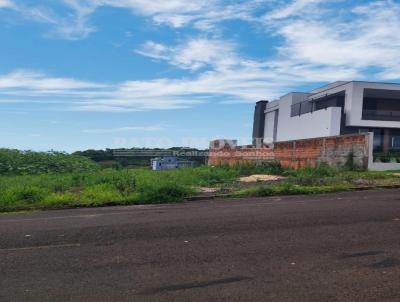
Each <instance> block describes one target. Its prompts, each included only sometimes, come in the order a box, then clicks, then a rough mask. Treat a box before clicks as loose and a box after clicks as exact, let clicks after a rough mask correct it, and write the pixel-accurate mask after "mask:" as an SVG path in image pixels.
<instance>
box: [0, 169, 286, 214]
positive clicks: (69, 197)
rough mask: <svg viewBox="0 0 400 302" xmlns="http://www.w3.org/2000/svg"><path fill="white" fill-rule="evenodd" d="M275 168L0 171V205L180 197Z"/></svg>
mask: <svg viewBox="0 0 400 302" xmlns="http://www.w3.org/2000/svg"><path fill="white" fill-rule="evenodd" d="M272 172H273V173H276V172H279V173H281V172H282V170H281V169H280V168H279V166H277V165H276V164H275V163H271V164H266V165H261V166H258V165H236V166H217V167H211V166H203V167H198V168H194V169H192V168H188V169H178V170H171V171H151V170H146V169H131V170H102V171H97V172H86V173H64V174H41V175H22V176H2V177H0V211H12V210H24V209H34V208H57V207H66V206H99V205H109V204H136V203H161V202H180V201H182V200H183V199H184V198H186V197H187V196H189V195H191V194H193V193H194V187H198V186H219V185H221V186H222V185H226V184H229V183H233V182H235V181H236V179H237V178H238V177H240V176H247V175H251V174H256V173H257V174H260V173H272Z"/></svg>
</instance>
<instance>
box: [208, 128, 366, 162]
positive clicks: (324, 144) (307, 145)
mask: <svg viewBox="0 0 400 302" xmlns="http://www.w3.org/2000/svg"><path fill="white" fill-rule="evenodd" d="M215 146H217V147H215ZM368 151H369V135H368V134H351V135H342V136H333V137H323V138H313V139H303V140H296V141H287V142H279V143H275V144H273V145H271V146H268V145H263V146H260V147H254V146H236V145H229V144H224V145H222V146H220V144H219V143H216V141H214V142H212V143H211V145H210V154H209V160H208V163H209V165H218V164H230V165H232V164H235V163H254V162H262V161H266V160H277V161H279V162H280V163H281V164H282V166H284V167H290V168H294V169H298V168H300V167H306V166H308V167H314V166H316V165H317V164H319V163H327V164H329V165H333V166H338V167H341V166H344V165H345V164H346V162H347V161H348V159H349V156H350V155H352V156H353V160H354V162H355V163H356V164H357V165H359V166H362V167H364V168H368V155H369V152H368Z"/></svg>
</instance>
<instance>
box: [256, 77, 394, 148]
mask: <svg viewBox="0 0 400 302" xmlns="http://www.w3.org/2000/svg"><path fill="white" fill-rule="evenodd" d="M360 132H373V133H374V150H375V151H385V152H387V151H392V150H396V149H397V150H400V84H390V83H372V82H359V81H351V82H342V81H341V82H335V83H332V84H329V85H326V86H324V87H321V88H318V89H315V90H313V91H310V92H307V93H304V92H291V93H288V94H286V95H284V96H282V97H280V99H279V100H276V101H272V102H268V101H260V102H257V105H256V110H255V116H254V128H253V139H254V140H259V141H261V140H263V141H264V142H265V143H268V142H279V141H288V140H297V139H305V138H315V137H326V136H335V135H341V134H350V133H360Z"/></svg>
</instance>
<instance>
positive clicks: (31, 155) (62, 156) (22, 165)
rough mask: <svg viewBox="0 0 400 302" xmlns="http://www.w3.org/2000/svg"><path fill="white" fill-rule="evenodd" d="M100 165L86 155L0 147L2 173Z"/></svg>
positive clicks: (78, 169) (71, 169)
mask: <svg viewBox="0 0 400 302" xmlns="http://www.w3.org/2000/svg"><path fill="white" fill-rule="evenodd" d="M98 167H99V166H98V165H97V164H96V163H95V162H93V161H91V160H89V159H87V158H85V157H82V156H77V155H69V154H66V153H61V152H33V151H19V150H10V149H0V175H30V174H46V173H68V172H87V171H96V170H97V169H98Z"/></svg>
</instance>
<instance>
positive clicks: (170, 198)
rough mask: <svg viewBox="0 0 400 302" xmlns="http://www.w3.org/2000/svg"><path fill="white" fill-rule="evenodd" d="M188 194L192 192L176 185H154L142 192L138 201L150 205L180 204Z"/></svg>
mask: <svg viewBox="0 0 400 302" xmlns="http://www.w3.org/2000/svg"><path fill="white" fill-rule="evenodd" d="M190 193H192V190H190V189H188V188H186V187H184V186H181V185H178V184H176V183H165V184H161V185H158V184H155V185H154V186H147V187H145V188H144V189H143V190H142V192H141V194H140V200H141V201H145V202H151V203H162V202H171V203H172V202H181V201H183V200H184V199H185V197H187V196H189V195H190Z"/></svg>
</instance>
